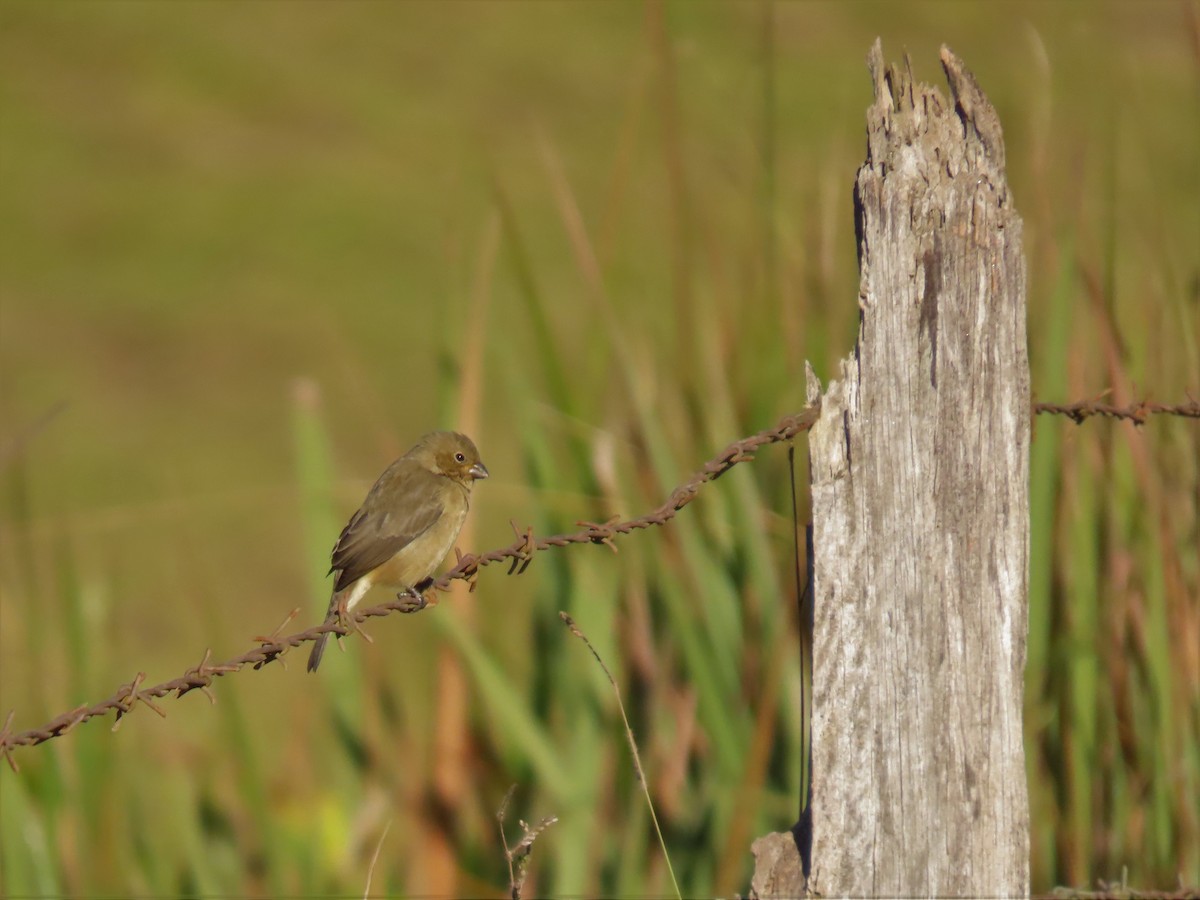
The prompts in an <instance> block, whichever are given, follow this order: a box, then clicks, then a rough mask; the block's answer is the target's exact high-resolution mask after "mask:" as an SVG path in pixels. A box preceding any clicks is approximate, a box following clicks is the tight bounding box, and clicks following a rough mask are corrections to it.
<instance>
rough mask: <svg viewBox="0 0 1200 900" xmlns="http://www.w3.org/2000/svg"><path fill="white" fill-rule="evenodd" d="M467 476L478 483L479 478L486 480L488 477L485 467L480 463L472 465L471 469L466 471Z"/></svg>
mask: <svg viewBox="0 0 1200 900" xmlns="http://www.w3.org/2000/svg"><path fill="white" fill-rule="evenodd" d="M467 474H468V475H470V476H471V477H472V478H474V479H475V480H476V481H478V480H479V479H480V478H487V477H488V470H487V466H485V465H484V464H483V463H481V462H480V463H475V465H473V466H471V468H469V469H467Z"/></svg>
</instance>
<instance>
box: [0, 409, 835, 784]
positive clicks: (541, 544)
mask: <svg viewBox="0 0 1200 900" xmlns="http://www.w3.org/2000/svg"><path fill="white" fill-rule="evenodd" d="M819 413H820V404H819V403H817V404H812V405H810V406H808V407H806V408H805V409H804V410H802V411H801V412H799V413H796V414H795V415H790V416H785V417H784V418H783V419H781V420H780V421H779V423H778V424H777V425H775V426H774V427H773V428H767V429H765V430H763V431H760V432H758V433H757V434H753V435H750V436H749V437H745V438H742V439H741V440H737V441H734V442H733V443H731V444H729V446H727V447H726V448H725V449H724V450H722V451H721V452H720V453H718V454H717V455H716V456H714V457H713V458H712V459H710V460H709V461H708V462H706V463H705V464H704V465H703V466H702V467H701V468H700V469H699V470H698V471H696V472H695V473H694V474H693V475H692V476H691V477H690V478H689V479H688V480H687V481H685V482H683V483H682V484H680V485H679V486H678V487H676V488H675V489H674V490H673V491H672V492H671V494H670V496H669V497H667V499H666V501H665V502H663V503H662V504H661V505H660V506H658V507H657V508H655V509H652V510H651V511H650V512H648V513H646V514H645V515H642V516H638V517H636V518H633V519H623V520H622V519H619V518H614V519H612V520H610V521H608V522H579V523H577V524H579V525H581V526H582V528H581V529H580V530H579V531H575V532H571V533H568V534H556V535H551V536H549V537H544V538H535V537H534V534H533V528H532V527H530V528H526V529H525V530H524V531H522V530H521V529H520V528H518V527H517V525H516V523H515V522H514V523H512V525H513V531H514V532H515V533H516V535H517V538H516V540H515V541H514V542H513V543H512V544H510V545H509V546H507V547H502V548H500V549H498V550H492V551H491V552H489V553H484V554H481V555H478V556H476V555H472V554H467V555H460V556H459V557H458V559H457V561H456V563H455V565H454V567H453V568H451V569H450V571H448V572H447V573H446V574H445V575H442V576H441V577H440V578H438V579H436V580H434V581H433V582H432V583H431V584H430V585H429V586H428V587H427V588H426V595H428V594H429V592H431V591H435V590H436V591H445V590H447V589H448V588H449V587H450V583H451V582H452V581H455V580H460V579H461V580H464V581H467V582H468V583H469V584H470V585H471V589H472V590H474V588H475V577H476V576H477V575H478V573H479V570H480V569H482V568H485V567H486V566H490V565H492V564H494V563H498V562H503V561H506V560H507V561H509V562H510V565H509V568H508V574H510V575H513V574H516V575H520V574H521V573H522V572H524V571H525V570H526V569H527V568H529V564H530V563H531V562H532V561H533V556H534V554H535V553H536V552H538V551H540V550H547V549H549V548H551V547H566V546H569V545H571V544H603V545H605V546H607V547H608V548H610V549H611V550H612V551H613V552H616V550H617V546H616V543H615V539H616V538H617V537H619V536H621V535H626V534H629V533H630V532H632V531H637V530H639V529H642V528H652V527H655V526H661V525H665V524H666V523H667V522H669V521H671V520H672V519H673V518H675V516H676V515H677V514H678V513H679V511H680V510H681V509H683V508H684V507H685V506H687V505H688V504H689V503H691V502H692V501H693V500H694V499H696V495H697V494H698V493H699V491H700V488H701V487H702V486H703V485H705V484H707V483H708V482H710V481H715V480H716V479H717V478H720V477H721V476H722V475H724V474H725V473H726V472H728V471H729V470H730V469H732V468H733V467H734V466H736V465H738V464H739V463H743V462H747V461H749V460H751V459H753V458H754V453H755V451H757V450H758V449H760V448H761V447H764V446H766V445H768V444H777V443H781V442H784V441H790V440H792V439H793V438H795V437H796V436H797V435H798V434H801V433H802V432H805V431H808V430H809V429H810V428H812V426H813V423H815V422H816V420H817V416H818V414H819ZM426 605H427V604H426V602H425V600H424V598H422V601H421V602H420V603H416V602H414V601H413V599H412V598H411V597H409V596H407V595H402V596H399V597H397V598H396V599H394V600H390V601H388V602H387V603H382V604H380V605H378V606H373V607H370V608H368V609H362V610H358V611H355V612H354V613H352V614H351V615H350V616H349V617H348V618H349V623H348V625H342V624H341V623H340V622H338V621H336V620H334V621H332V622H323V623H322V624H320V625H316V626H314V627H312V628H308V629H306V630H304V631H298V632H296V633H295V634H289V635H285V636H283V637H278V636H277V634H278V632H279V631H282V630H283V628H285V627H286V626H287V624H288V623H289V622H290V621H291V620H292V619H293V618H295V616H297V615H298V614H299V609H294V610H292V612H291V614H290V615H289V616H288V617H287V618H286V619H285V620H284V621H283V622H282V623H281V624H280V626H279V627H278V628H277V629H276V630H275V632H274V633H272V634H271V635H268V636H266V637H255V638H254V640H255V641H257V642H258V646H257V647H254V648H253V649H251V650H248V651H246V652H245V653H243V654H242V655H241V656H236V657H234V658H233V659H229V660H226V661H224V662H218V663H213V662H209V660H210V659H211V658H212V650H211V649H207V650H205V651H204V656H203V658H202V659H201V660H200V662H199V663H197V664H196V665H194V666H192V667H191V668H190V669H188V670H187V671H186V672H184V673H183V674H182V675H180V676H179V677H178V678H173V679H171V680H170V681H164V682H162V683H160V684H155V685H152V686H150V687H142V683H143V682H144V681H145V679H146V673H145V672H138V673H137V674H136V675H135V676H134V677H133V680H132V681H130V682H129V683H128V684H123V685H121V686H120V687H119V688H117V691H116V693H114V694H113V695H112V696H111V697H109V698H107V699H105V700H101V701H99V702H98V703H93V704H91V705H90V706H89V705H86V704H85V705H83V706H78V707H76V708H75V709H73V710H70V711H69V712H65V713H62V714H61V715H59V716H56V717H55V718H53V719H51V720H50V721H49V722H47V723H46V724H45V725H43V726H41V727H40V728H31V729H29V730H27V731H21V732H15V733H14V732H13V731H12V722H13V718H14V715H15V713H14V712H10V713H9V714H8V718H7V720H6V721H5V723H4V727H3V728H2V729H0V754H3V756H4V758H5V759H6V760H7V761H8V764H9V766H11V767H12V769H13V771H18V768H19V767H18V766H17V762H16V760H15V759H13V756H12V750H13V749H14V748H16V747H32V746H36V745H37V744H41V743H44V742H46V741H48V740H51V739H52V738H56V737H61V736H62V735H64V734H67V733H69V732H70V731H72V730H73V729H75V728H77V727H78V726H79V725H81V724H83V723H84V722H87V721H88V720H89V719H94V718H96V717H98V716H103V715H106V714H108V713H109V712H115V713H116V722H115V723H114V724H113V730H114V731H115V730H116V729H117V728H119V727H120V725H121V721H122V719H123V718H124V717H125V716H126V715H128V714H129V713H130V712H132V711H133V709H134V708H135V707H136V706H137V705H138V704H143V705H145V706H147V707H149V708H150V709H152V710H154V711H155V712H156V713H158V714H159V715H160V716H163V717H165V716H166V714H167V713H166V710H164V709H163V708H162V707H161V706H160V705H159V704H158V703H156V702H155V701H156V700H161V699H163V698H165V697H168V696H171V695H173V696H174V697H175V698H179V697H182V696H184V695H185V694H188V693H191V692H192V691H197V690H198V691H202V692H203V693H204V694H205V695H206V696H207V697H208V699H209V700H210V701H211V702H213V703H215V702H216V697H215V695H214V694H213V693H212V690H211V686H212V683H213V681H214V680H216V679H217V678H221V677H224V676H225V675H229V674H232V673H233V672H240V671H241V670H242V669H244V668H245V667H246V666H250V667H252V668H254V669H261V668H262V667H263V666H265V665H268V664H270V663H273V662H281V663H282V662H283V659H284V656H285V654H286V653H287V651H289V650H290V649H291V648H293V647H299V646H300V645H302V644H306V643H308V642H310V641H315V640H316V639H317V638H318V637H320V636H321V635H322V634H325V633H326V632H330V631H332V632H335V633H337V634H342V635H344V634H348V633H349V632H350V631H351V630H357V628H358V626H359V625H360V624H361V623H362V622H365V621H366V620H367V619H371V618H376V617H379V616H386V615H390V614H391V613H393V612H401V613H412V612H417V611H418V610H420V609H423V608H424V607H425V606H426Z"/></svg>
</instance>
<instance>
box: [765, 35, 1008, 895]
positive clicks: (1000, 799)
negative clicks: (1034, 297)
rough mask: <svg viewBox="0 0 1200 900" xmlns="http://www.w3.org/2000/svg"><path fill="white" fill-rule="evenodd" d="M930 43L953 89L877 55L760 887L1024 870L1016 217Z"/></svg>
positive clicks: (986, 881)
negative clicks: (775, 819)
mask: <svg viewBox="0 0 1200 900" xmlns="http://www.w3.org/2000/svg"><path fill="white" fill-rule="evenodd" d="M941 58H942V65H943V67H944V68H945V71H946V75H947V78H948V80H949V84H950V91H951V96H952V101H951V102H949V103H947V102H946V100H945V99H944V98H943V97H942V96H941V94H940V93H939V92H938V91H937V90H935V89H934V88H931V87H929V86H926V85H923V84H917V83H914V81H913V79H912V74H911V71H910V70H909V68H908V66H907V65H906V66H905V67H903V68H899V67H885V65H884V62H883V53H882V50H881V48H880V44H879V42H878V41H876V43H875V46H874V47H873V48H872V49H871V53H870V56H869V68H870V71H871V76H872V79H873V81H874V85H875V102H874V104H873V105H872V106H871V107H870V109H869V110H868V113H867V118H868V125H867V160H866V162H865V163H864V164H863V166H862V167H861V168H860V169H859V172H858V180H857V184H856V189H855V202H856V207H857V222H858V236H859V254H860V269H861V282H860V288H859V308H860V328H859V337H858V344H857V347H856V349H855V352H854V353H853V354H852V355H851V356H850V357H848V358H847V359H845V360H843V362H842V363H841V371H840V373H839V377H838V378H837V380H836V381H834V382H832V383H831V384H830V385H829V388H828V390H827V392H826V393H825V394H824V396H823V398H822V411H821V417H820V420H819V421H818V423H817V425H816V426H815V427H814V428H813V430H812V433H811V435H810V438H809V443H810V457H811V461H812V462H811V484H812V505H813V543H814V552H815V558H814V564H813V584H812V594H813V603H814V630H813V644H814V646H813V695H814V696H813V713H812V796H811V803H810V807H809V809H808V810H807V811H806V813H805V816H804V817H803V822H802V823H801V824H800V825H798V826H797V829H796V834H797V840H796V843H800V844H802V845H803V844H806V843H807V841H808V840H809V839H811V856H809V857H808V858H807V859H805V864H806V865H807V866H808V871H807V873H806V874H807V879H805V878H800V879H799V880H798V881H792V882H791V883H789V881H788V879H789V877H792V876H789V875H788V874H787V870H786V868H778V869H775V870H774V871H770V870H769V868H770V867H769V864H768V857H771V856H774V857H775V858H776V860H777V862H778V861H779V858H780V857H779V853H780V849H781V848H785V849H786V846H787V841H788V840H789V839H790V838H791V835H789V836H787V839H785V840H784V841H782V842H780V841H779V840H778V838H779V836H774V838H775V843H774V845H773V846H772V845H771V838H766V839H761V840H760V841H759V842H756V847H755V850H756V852H757V854H758V857H759V859H758V870H757V871H756V873H755V881H754V888H755V890H756V891H757V892H758V893H759V894H760V895H762V896H769V895H771V894H778V895H793V896H794V895H797V894H802V893H804V892H805V891H806V890H807V891H808V892H811V893H816V894H820V895H822V896H825V897H833V896H844V895H849V896H905V897H912V896H947V895H960V896H1005V895H1007V896H1012V895H1026V894H1028V891H1029V812H1028V798H1027V793H1026V783H1025V764H1024V759H1025V758H1024V750H1023V746H1022V729H1021V707H1022V696H1023V689H1022V677H1023V671H1024V666H1025V639H1026V617H1027V608H1026V603H1027V585H1028V556H1029V496H1028V483H1029V429H1030V396H1029V365H1028V358H1027V354H1026V343H1025V264H1024V259H1023V257H1022V253H1021V220H1020V218H1019V217H1018V216H1017V214H1016V212H1015V210H1014V209H1013V201H1012V197H1011V195H1010V194H1009V191H1008V186H1007V183H1006V181H1005V173H1004V144H1003V138H1002V135H1001V130H1000V122H999V119H998V118H997V116H996V113H995V110H994V109H993V108H992V106H991V104H990V103H989V102H988V100H987V98H986V97H985V96H984V94H983V92H982V91H981V90H980V89H979V86H978V85H977V84H976V82H975V79H974V78H973V77H972V76H971V74H970V73H969V72H967V71H966V69H964V68H963V66H962V63H961V62H960V61H959V59H958V58H957V57H956V56H954V54H953V53H951V52H950V51H949V50H948V49H946V48H943V49H942V54H941ZM803 849H804V850H807V849H808V848H807V847H806V846H805V847H803ZM786 855H787V854H786V853H785V854H783V856H785V857H786Z"/></svg>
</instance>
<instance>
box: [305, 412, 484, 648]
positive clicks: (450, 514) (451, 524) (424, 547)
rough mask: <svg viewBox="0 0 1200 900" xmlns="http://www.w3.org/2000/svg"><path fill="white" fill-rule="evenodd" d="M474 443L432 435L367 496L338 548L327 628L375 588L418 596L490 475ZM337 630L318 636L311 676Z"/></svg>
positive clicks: (342, 619) (333, 561)
mask: <svg viewBox="0 0 1200 900" xmlns="http://www.w3.org/2000/svg"><path fill="white" fill-rule="evenodd" d="M488 474H489V473H488V470H487V466H485V465H484V464H483V460H482V459H481V458H480V456H479V450H478V449H476V447H475V443H474V441H472V440H471V439H470V438H469V437H467V436H466V435H465V434H460V433H458V432H456V431H431V432H430V433H429V434H426V435H424V436H423V437H422V438H421V439H420V440H418V441H417V442H416V443H415V444H413V446H412V448H411V449H410V450H409V451H408V452H407V453H405V454H404V455H403V456H401V457H400V458H399V459H397V460H396V461H395V462H393V463H392V464H391V465H390V466H388V467H387V469H386V470H385V471H384V473H383V474H382V475H380V476H379V480H378V481H376V482H375V484H374V485H373V486H372V487H371V490H370V491H369V492H368V493H367V498H366V499H365V500H364V501H363V503H362V506H361V507H359V509H358V511H357V512H356V513H354V515H353V516H351V517H350V521H349V522H348V523H346V527H345V528H343V529H342V533H341V535H340V536H339V537H338V539H337V543H335V544H334V545H333V553H332V554H331V559H330V563H331V564H330V567H329V573H330V574H333V575H334V580H333V595H332V596H331V597H330V599H329V610H328V612H327V613H326V614H325V622H326V623H328V622H333V621H335V620H336V621H339V622H341V623H343V624H345V622H346V616H347V614H348V613H349V612H350V610H352V609H353V608H354V606H355V604H356V603H358V601H360V600H361V599H362V598H363V595H364V594H366V593H367V591H369V590H370V589H371V588H372V587H374V586H376V585H388V586H391V587H399V588H401V589H402V590H401V592H400V594H398V595H397V596H400V597H403V596H404V595H405V594H408V595H410V596H412V597H413V598H414V600H415V601H416V604H417V605H416V608H417V609H420V608H421V607H423V606H424V605H425V600H424V597H423V596H422V594H421V593H419V591H420V590H421V585H422V583H423V582H425V581H427V580H428V579H429V578H430V576H432V575H433V573H434V572H435V571H436V570H437V567H438V566H439V565H441V562H442V560H443V559H445V558H446V554H448V553H449V552H450V549H451V548H452V547H453V546H454V541H455V540H456V539H457V538H458V533H459V531H461V530H462V526H463V522H464V520H465V519H466V517H467V509H468V507H469V506H470V499H471V487H472V485H473V484H474V483H475V482H476V481H478V480H480V479H483V478H487V477H488ZM330 634H331V632H328V631H326V632H325V633H323V634H322V635H321V636H320V637H318V638H317V641H316V644H315V645H314V646H313V649H312V653H311V654H310V655H309V657H308V671H310V672H315V671H316V670H317V666H319V665H320V664H321V656H322V655H323V654H324V653H325V645H326V643H328V641H329V635H330Z"/></svg>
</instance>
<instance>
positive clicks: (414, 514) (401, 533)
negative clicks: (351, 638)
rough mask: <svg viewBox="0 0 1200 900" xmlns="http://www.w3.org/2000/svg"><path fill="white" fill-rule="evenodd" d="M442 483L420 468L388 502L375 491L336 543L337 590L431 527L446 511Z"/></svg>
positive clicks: (408, 477) (380, 563) (376, 566)
mask: <svg viewBox="0 0 1200 900" xmlns="http://www.w3.org/2000/svg"><path fill="white" fill-rule="evenodd" d="M422 476H424V477H422ZM438 487H439V484H438V479H437V476H435V475H433V474H432V473H425V472H420V473H413V474H412V475H409V476H407V477H406V478H405V479H404V486H403V489H402V490H401V491H400V492H399V493H398V494H397V493H396V492H393V493H392V494H391V496H390V497H389V502H388V503H386V504H383V503H380V502H379V501H378V500H377V499H376V495H375V492H374V491H372V492H371V495H370V496H368V497H367V500H366V502H365V503H363V506H362V509H360V510H359V511H358V512H356V513H355V514H354V515H353V517H351V519H350V521H349V522H348V523H347V525H346V527H345V528H343V529H342V533H341V535H340V536H339V537H338V539H337V543H336V544H334V546H333V556H332V565H331V566H330V569H329V571H331V572H334V571H336V572H337V573H338V574H337V579H336V581H335V582H334V590H335V591H341V590H344V589H346V588H347V587H349V586H350V585H351V584H353V583H354V582H356V581H358V579H360V578H362V577H363V576H364V575H366V574H367V573H368V572H372V571H374V570H375V569H377V568H379V567H380V566H381V565H383V564H384V563H385V562H387V561H388V560H389V559H391V558H392V557H393V556H395V555H396V554H397V553H399V552H400V551H401V550H403V549H404V548H405V547H407V546H408V545H409V544H410V543H412V541H414V540H415V539H416V538H417V537H419V536H420V535H422V534H423V533H425V532H426V531H428V530H429V529H430V528H431V527H432V526H433V524H434V523H435V522H436V521H437V520H438V518H439V517H440V516H441V515H442V509H443V507H442V503H441V502H440V500H439V499H438V496H439V492H438V490H437V488H438ZM385 505H386V506H390V507H392V508H390V509H388V508H382V507H383V506H385Z"/></svg>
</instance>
